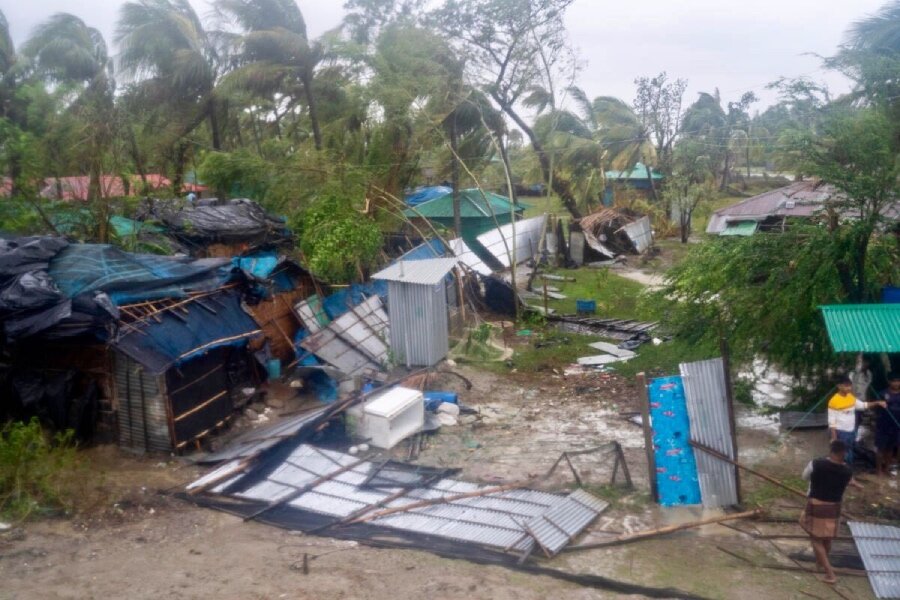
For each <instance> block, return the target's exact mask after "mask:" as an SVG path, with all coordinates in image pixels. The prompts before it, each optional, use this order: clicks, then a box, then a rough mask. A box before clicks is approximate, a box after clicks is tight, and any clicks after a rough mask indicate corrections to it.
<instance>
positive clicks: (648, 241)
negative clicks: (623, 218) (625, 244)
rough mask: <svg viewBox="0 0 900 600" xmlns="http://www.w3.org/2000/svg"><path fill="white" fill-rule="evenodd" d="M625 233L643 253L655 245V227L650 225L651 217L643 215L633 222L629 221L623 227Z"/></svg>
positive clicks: (639, 251)
mask: <svg viewBox="0 0 900 600" xmlns="http://www.w3.org/2000/svg"><path fill="white" fill-rule="evenodd" d="M622 230H623V231H624V232H625V235H627V236H628V239H629V240H631V243H632V244H634V249H635V250H637V251H638V253H639V254H640V253H643V252H644V251H645V250H647V249H648V248H649V247H650V246H652V245H653V229H652V228H651V227H650V217H641V218H640V219H638V220H637V221H634V222H633V223H629V224H628V225H625V226H624V227H622Z"/></svg>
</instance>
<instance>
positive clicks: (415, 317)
mask: <svg viewBox="0 0 900 600" xmlns="http://www.w3.org/2000/svg"><path fill="white" fill-rule="evenodd" d="M388 313H389V314H390V318H391V350H392V351H393V353H394V356H396V357H397V360H398V361H399V363H401V364H405V365H406V366H407V367H411V366H413V365H415V366H424V367H430V366H432V365H436V364H437V363H439V362H440V361H442V360H443V359H444V357H446V356H447V353H448V352H449V351H450V341H449V326H448V322H447V290H446V287H445V285H444V283H443V282H442V281H440V280H439V282H438V283H437V284H436V285H418V284H411V283H399V282H396V281H389V282H388Z"/></svg>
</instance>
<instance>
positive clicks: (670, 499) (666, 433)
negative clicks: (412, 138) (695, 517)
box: [649, 377, 701, 506]
mask: <svg viewBox="0 0 900 600" xmlns="http://www.w3.org/2000/svg"><path fill="white" fill-rule="evenodd" d="M649 393H650V421H651V423H652V424H653V450H654V453H655V456H656V487H657V491H658V492H659V503H660V504H661V505H663V506H679V505H684V504H700V502H701V498H700V483H699V480H698V478H697V463H696V461H695V459H694V449H693V448H691V445H690V439H691V431H690V430H691V427H690V420H689V418H688V412H687V403H686V401H685V396H684V383H683V382H682V380H681V377H663V378H660V379H654V380H652V381H651V382H650V389H649Z"/></svg>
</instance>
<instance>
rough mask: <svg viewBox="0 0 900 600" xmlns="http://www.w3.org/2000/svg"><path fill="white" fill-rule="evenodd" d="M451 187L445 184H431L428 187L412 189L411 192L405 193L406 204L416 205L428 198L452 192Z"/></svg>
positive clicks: (431, 198) (426, 200)
mask: <svg viewBox="0 0 900 600" xmlns="http://www.w3.org/2000/svg"><path fill="white" fill-rule="evenodd" d="M452 193H453V188H450V187H447V186H445V185H433V186H430V187H420V188H416V189H415V190H413V192H412V193H410V194H407V195H406V204H408V205H409V206H418V205H420V204H423V203H425V202H428V201H429V200H434V199H435V198H439V197H441V196H444V195H446V194H452Z"/></svg>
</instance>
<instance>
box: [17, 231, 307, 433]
mask: <svg viewBox="0 0 900 600" xmlns="http://www.w3.org/2000/svg"><path fill="white" fill-rule="evenodd" d="M257 258H259V257H257ZM265 258H266V259H267V261H263V262H268V263H270V264H271V265H272V266H271V268H267V269H266V270H265V272H264V273H263V272H261V271H260V270H259V265H258V263H252V264H251V263H242V262H241V260H247V258H246V257H245V258H244V259H234V260H232V259H227V258H217V259H199V260H195V259H190V258H186V257H168V256H159V255H151V254H134V253H129V252H125V251H123V250H121V249H119V248H116V247H113V246H109V245H104V244H72V243H69V242H68V241H66V240H65V239H62V238H54V237H31V238H18V239H14V240H4V241H3V242H2V244H0V316H2V317H3V349H4V354H5V356H6V357H7V360H8V364H9V369H8V370H7V371H6V373H5V384H4V385H5V387H6V388H7V391H9V392H10V393H9V394H8V395H5V397H6V398H9V400H10V402H8V403H6V405H5V406H3V407H2V408H3V409H4V412H7V413H12V414H15V415H16V416H27V415H29V414H37V415H40V416H44V414H46V413H51V414H53V413H55V414H58V415H65V416H66V419H65V420H64V422H61V419H60V418H57V419H51V421H52V423H53V424H54V425H56V426H58V427H60V428H63V427H69V426H71V424H72V423H73V422H78V423H81V422H82V421H84V420H86V419H89V418H90V417H89V415H90V414H91V412H93V413H94V414H95V415H96V422H97V423H96V424H97V427H98V429H99V430H100V433H101V434H102V435H103V437H106V438H113V439H116V440H117V441H118V443H119V444H120V446H122V447H126V448H130V449H134V450H139V451H181V450H183V449H185V448H186V447H188V446H189V445H190V444H192V443H194V442H196V441H198V440H200V439H202V438H204V437H205V436H207V435H208V434H210V433H211V432H212V431H214V430H215V429H216V428H217V427H221V426H222V425H224V424H225V422H226V421H227V420H228V419H229V418H230V417H231V416H232V415H233V414H234V413H235V409H236V408H238V407H240V406H241V405H242V404H244V403H246V402H247V401H249V399H250V396H251V395H252V392H253V391H254V388H255V386H256V385H257V384H258V383H259V382H260V381H261V379H262V369H261V368H260V365H259V363H258V361H257V360H256V358H255V353H258V352H259V351H261V350H264V349H265V348H266V336H265V334H266V330H268V331H269V333H270V334H271V333H272V331H273V330H277V329H278V327H280V326H279V325H278V324H277V320H276V319H274V318H273V319H269V320H265V319H263V318H259V320H260V321H262V324H260V323H258V322H257V321H256V320H254V318H253V316H252V315H251V314H249V312H252V309H250V308H249V307H250V306H251V305H252V303H253V302H256V303H257V306H259V301H260V299H261V298H264V296H265V294H266V293H267V290H269V292H268V293H272V291H275V292H277V291H278V289H279V287H278V285H279V284H278V282H279V281H281V280H282V279H283V281H281V283H280V285H282V286H284V287H285V289H286V288H290V287H291V286H298V285H300V287H301V289H303V290H305V289H306V288H303V287H302V280H301V279H298V277H299V276H300V275H302V274H303V273H305V272H303V271H302V269H299V267H297V266H295V265H291V264H289V263H288V264H287V265H286V266H285V262H284V261H283V260H281V259H278V258H277V257H275V256H266V257H265ZM279 269H282V270H283V272H282V271H279ZM254 271H255V272H256V274H257V275H263V274H264V275H265V277H254V276H253V273H254ZM298 281H301V283H298ZM261 290H262V291H261ZM262 310H264V309H259V308H257V317H259V315H260V314H262V313H261V311H262ZM248 311H249V312H248ZM274 339H275V340H276V341H277V339H278V338H277V337H275V338H274ZM60 373H70V374H73V375H72V376H71V377H70V380H72V381H76V382H79V383H78V385H79V386H82V387H89V388H91V389H93V390H94V397H93V400H92V401H91V402H93V406H94V408H91V407H90V406H88V403H87V402H86V401H82V400H79V399H78V398H77V397H72V396H71V395H70V394H72V393H73V389H75V388H73V387H72V386H69V387H68V388H64V387H60V385H61V384H59V383H58V380H59V374H60ZM23 381H25V382H26V383H28V385H25V383H23ZM76 387H77V386H76ZM54 390H56V391H54ZM25 392H27V393H25ZM67 396H68V397H67ZM41 404H44V405H48V406H43V407H42V406H41ZM79 405H84V406H82V408H81V409H80V410H81V413H82V414H81V415H80V416H79V415H72V414H69V413H71V412H72V411H75V410H79V409H77V407H78V406H79Z"/></svg>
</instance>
